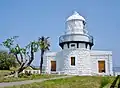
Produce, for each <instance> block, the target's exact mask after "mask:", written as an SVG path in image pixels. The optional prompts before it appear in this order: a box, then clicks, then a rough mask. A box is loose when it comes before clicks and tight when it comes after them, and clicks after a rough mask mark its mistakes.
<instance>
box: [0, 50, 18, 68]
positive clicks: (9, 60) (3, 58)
mask: <svg viewBox="0 0 120 88" xmlns="http://www.w3.org/2000/svg"><path fill="white" fill-rule="evenodd" d="M16 66H17V63H16V60H15V57H14V56H13V55H12V54H8V52H6V51H0V70H10V68H11V67H16Z"/></svg>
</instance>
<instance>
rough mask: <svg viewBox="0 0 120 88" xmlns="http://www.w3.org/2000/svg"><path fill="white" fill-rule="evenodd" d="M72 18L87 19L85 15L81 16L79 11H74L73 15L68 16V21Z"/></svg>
mask: <svg viewBox="0 0 120 88" xmlns="http://www.w3.org/2000/svg"><path fill="white" fill-rule="evenodd" d="M70 20H82V21H85V19H84V17H82V16H80V15H79V13H77V12H76V11H75V12H74V13H73V15H72V16H70V17H68V19H67V20H66V21H70Z"/></svg>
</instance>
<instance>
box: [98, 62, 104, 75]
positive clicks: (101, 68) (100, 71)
mask: <svg viewBox="0 0 120 88" xmlns="http://www.w3.org/2000/svg"><path fill="white" fill-rule="evenodd" d="M98 69H99V73H102V72H104V73H105V61H98Z"/></svg>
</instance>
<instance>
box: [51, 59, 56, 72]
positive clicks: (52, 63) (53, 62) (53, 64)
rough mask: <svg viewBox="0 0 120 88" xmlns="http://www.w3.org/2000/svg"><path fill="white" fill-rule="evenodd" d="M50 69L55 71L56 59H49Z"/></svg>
mask: <svg viewBox="0 0 120 88" xmlns="http://www.w3.org/2000/svg"><path fill="white" fill-rule="evenodd" d="M51 71H56V61H51Z"/></svg>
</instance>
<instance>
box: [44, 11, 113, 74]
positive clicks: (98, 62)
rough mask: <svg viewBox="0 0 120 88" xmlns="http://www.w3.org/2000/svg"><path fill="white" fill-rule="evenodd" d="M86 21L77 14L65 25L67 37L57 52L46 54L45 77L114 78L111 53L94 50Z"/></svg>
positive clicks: (61, 41)
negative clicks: (59, 75) (105, 76)
mask: <svg viewBox="0 0 120 88" xmlns="http://www.w3.org/2000/svg"><path fill="white" fill-rule="evenodd" d="M86 23H87V22H86V20H85V18H84V17H83V16H81V15H80V14H79V13H78V12H76V11H75V12H74V13H73V14H72V15H71V16H69V17H68V18H67V19H66V21H65V33H64V34H63V35H61V36H60V37H59V46H60V47H61V50H60V51H58V52H47V53H46V54H45V56H44V61H43V66H44V69H45V72H46V73H49V74H52V73H54V72H55V73H59V74H66V75H79V76H86V75H87V76H88V75H89V76H92V75H113V71H112V67H113V66H112V51H101V50H93V49H92V47H93V45H94V42H93V37H92V36H91V35H90V34H89V32H88V31H87V27H86Z"/></svg>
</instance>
